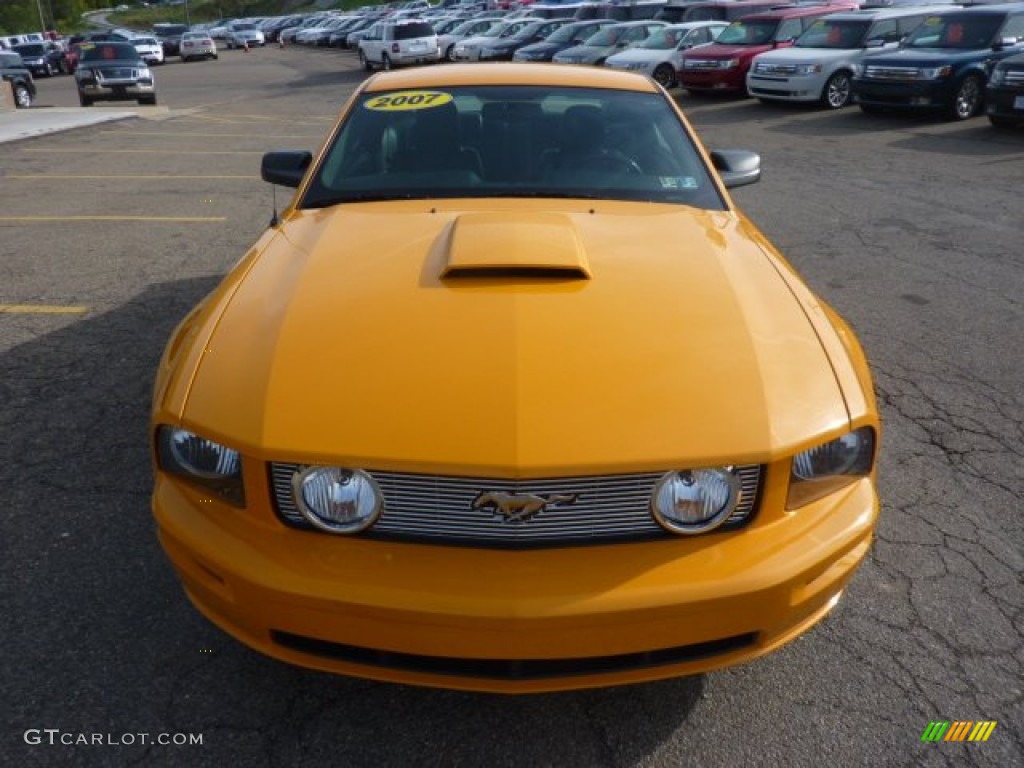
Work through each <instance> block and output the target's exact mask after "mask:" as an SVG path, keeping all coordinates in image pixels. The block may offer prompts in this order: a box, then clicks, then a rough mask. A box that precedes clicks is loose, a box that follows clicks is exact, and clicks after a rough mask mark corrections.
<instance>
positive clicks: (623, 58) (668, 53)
mask: <svg viewBox="0 0 1024 768" xmlns="http://www.w3.org/2000/svg"><path fill="white" fill-rule="evenodd" d="M675 53H677V51H676V50H674V49H672V48H669V49H667V50H664V51H662V50H655V49H652V48H630V49H629V50H625V51H622V52H621V53H616V54H615V55H614V56H609V57H608V59H607V63H608V64H612V63H615V64H626V63H630V64H632V63H641V64H648V63H650V62H652V61H668V60H670V59H671V58H672V56H673V55H674V54H675Z"/></svg>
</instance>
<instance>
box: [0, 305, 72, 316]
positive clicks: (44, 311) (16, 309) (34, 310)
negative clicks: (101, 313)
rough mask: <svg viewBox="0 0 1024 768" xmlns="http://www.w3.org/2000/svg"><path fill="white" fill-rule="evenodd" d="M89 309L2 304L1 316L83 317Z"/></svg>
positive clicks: (0, 307) (0, 306)
mask: <svg viewBox="0 0 1024 768" xmlns="http://www.w3.org/2000/svg"><path fill="white" fill-rule="evenodd" d="M88 311H89V308H88V307H60V306H54V305H46V304H0V315H4V314H7V315H81V314H83V313H85V312H88Z"/></svg>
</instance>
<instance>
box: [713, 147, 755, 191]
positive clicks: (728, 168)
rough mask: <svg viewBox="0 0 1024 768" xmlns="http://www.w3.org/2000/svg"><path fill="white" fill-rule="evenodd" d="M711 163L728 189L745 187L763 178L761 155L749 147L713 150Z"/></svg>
mask: <svg viewBox="0 0 1024 768" xmlns="http://www.w3.org/2000/svg"><path fill="white" fill-rule="evenodd" d="M711 164H712V165H714V166H715V170H716V171H718V175H719V176H720V177H721V179H722V183H723V184H725V186H726V189H732V188H734V187H744V186H746V185H747V184H753V183H755V182H757V181H760V180H761V156H760V155H759V154H757V152H751V151H750V150H748V149H716V150H713V151H712V152H711Z"/></svg>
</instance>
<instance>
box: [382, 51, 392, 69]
mask: <svg viewBox="0 0 1024 768" xmlns="http://www.w3.org/2000/svg"><path fill="white" fill-rule="evenodd" d="M380 65H381V67H382V68H383V69H385V70H387V69H391V57H390V56H388V55H387V54H386V53H382V54H381V57H380Z"/></svg>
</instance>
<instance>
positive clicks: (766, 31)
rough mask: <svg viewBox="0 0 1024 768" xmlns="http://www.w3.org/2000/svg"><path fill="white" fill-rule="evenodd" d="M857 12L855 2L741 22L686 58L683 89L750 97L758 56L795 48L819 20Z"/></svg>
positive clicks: (778, 12)
mask: <svg viewBox="0 0 1024 768" xmlns="http://www.w3.org/2000/svg"><path fill="white" fill-rule="evenodd" d="M855 8H857V5H856V4H855V3H852V2H849V3H847V2H836V3H833V4H830V5H813V6H791V7H788V8H779V9H777V10H774V11H766V12H763V13H752V14H751V15H749V16H744V17H743V18H741V19H737V20H736V21H734V22H733V23H732V24H730V25H729V26H728V27H726V28H725V29H724V30H722V33H721V34H720V35H719V36H718V38H717V39H716V40H715V42H714V43H712V44H711V45H704V46H700V47H699V48H694V49H693V50H691V51H689V52H688V53H687V54H686V55H685V56H683V63H682V68H681V69H680V70H679V85H680V86H682V87H683V88H685V89H687V90H688V91H725V92H742V93H746V90H747V83H746V79H747V71H748V70H749V69H750V63H751V62H752V61H753V60H754V57H755V56H757V54H759V53H764V52H765V51H770V50H772V49H773V48H784V47H786V46H790V45H792V44H793V41H794V40H796V39H797V38H798V37H800V35H801V34H802V33H803V31H804V30H805V29H807V27H809V26H810V25H811V24H812V23H813V22H814V20H815V19H817V18H818V17H819V16H827V15H828V14H830V13H837V12H839V11H844V10H853V9H855Z"/></svg>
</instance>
